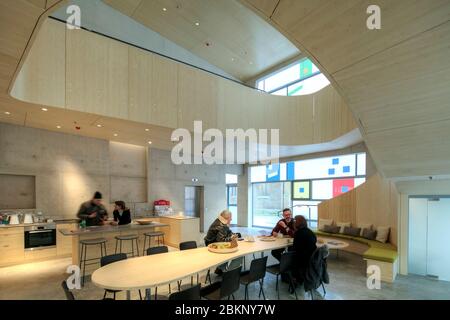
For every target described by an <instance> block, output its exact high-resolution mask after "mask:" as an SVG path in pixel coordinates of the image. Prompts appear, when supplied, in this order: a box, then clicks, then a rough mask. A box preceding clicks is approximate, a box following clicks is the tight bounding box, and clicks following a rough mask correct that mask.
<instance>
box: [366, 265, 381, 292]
mask: <svg viewBox="0 0 450 320" xmlns="http://www.w3.org/2000/svg"><path fill="white" fill-rule="evenodd" d="M366 286H367V289H369V290H373V289H378V290H379V289H381V269H380V267H379V266H377V265H369V266H367V280H366Z"/></svg>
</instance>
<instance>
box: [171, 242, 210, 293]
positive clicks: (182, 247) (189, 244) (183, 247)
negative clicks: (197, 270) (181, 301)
mask: <svg viewBox="0 0 450 320" xmlns="http://www.w3.org/2000/svg"><path fill="white" fill-rule="evenodd" d="M179 248H180V251H182V250H190V249H197V242H195V241H185V242H180V245H179ZM208 271H209V270H208ZM197 283H198V274H197ZM193 285H194V276H191V286H193ZM178 291H181V280H178Z"/></svg>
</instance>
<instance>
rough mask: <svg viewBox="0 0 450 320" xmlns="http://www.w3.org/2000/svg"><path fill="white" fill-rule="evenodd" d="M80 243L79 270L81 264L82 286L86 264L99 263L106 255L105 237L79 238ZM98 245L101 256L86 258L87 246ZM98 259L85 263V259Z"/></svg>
mask: <svg viewBox="0 0 450 320" xmlns="http://www.w3.org/2000/svg"><path fill="white" fill-rule="evenodd" d="M80 244H81V252H80V270H81V266H83V276H82V280H81V285H82V286H83V287H84V278H85V275H86V266H90V265H94V264H97V263H100V260H101V258H103V257H104V256H106V239H105V238H96V239H86V240H80ZM97 245H99V246H100V254H101V257H96V258H91V259H86V256H87V249H88V247H89V246H97ZM93 260H98V261H97V262H92V263H86V261H93Z"/></svg>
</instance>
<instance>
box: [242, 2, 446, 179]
mask: <svg viewBox="0 0 450 320" xmlns="http://www.w3.org/2000/svg"><path fill="white" fill-rule="evenodd" d="M241 2H242V3H244V4H246V5H247V6H248V7H249V8H251V9H253V10H254V11H255V12H257V13H258V14H260V15H261V16H262V17H265V18H266V19H267V20H268V21H269V22H271V23H272V24H273V25H274V26H275V27H276V28H277V29H278V30H280V32H282V33H283V34H285V35H286V36H287V37H288V38H289V39H291V41H293V42H294V43H295V44H296V45H297V46H298V47H299V48H300V49H301V50H302V52H305V54H307V55H308V56H310V57H311V58H312V59H313V60H314V61H315V62H316V63H317V65H318V66H319V67H320V68H321V70H322V71H323V72H324V73H325V74H327V75H328V77H329V79H330V80H331V81H332V83H333V85H334V86H335V88H336V89H337V90H338V91H339V92H340V93H341V95H342V96H343V97H344V99H345V100H346V102H347V103H348V105H349V107H350V108H351V109H352V112H353V114H354V115H355V118H356V119H358V122H359V124H360V128H361V129H362V132H363V136H364V138H365V141H366V144H367V146H368V148H369V151H370V152H371V154H372V157H373V158H374V161H375V162H376V165H377V167H378V169H379V170H380V171H382V172H383V173H384V174H385V175H386V176H388V177H394V176H398V177H401V176H425V175H441V174H448V173H450V139H448V137H449V136H450V90H449V88H450V58H449V57H450V1H449V0H429V1H422V0H396V1H390V0H380V1H376V2H373V1H366V0H345V1H342V0H315V1H311V0H295V1H290V0H264V1H260V0H241ZM370 4H377V5H379V6H380V9H381V29H380V30H369V29H368V28H367V27H366V20H367V17H368V14H367V13H366V9H367V7H368V6H369V5H370Z"/></svg>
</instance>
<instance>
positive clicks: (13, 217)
mask: <svg viewBox="0 0 450 320" xmlns="http://www.w3.org/2000/svg"><path fill="white" fill-rule="evenodd" d="M8 217H9V224H20V214H18V213H12V214H8Z"/></svg>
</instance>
